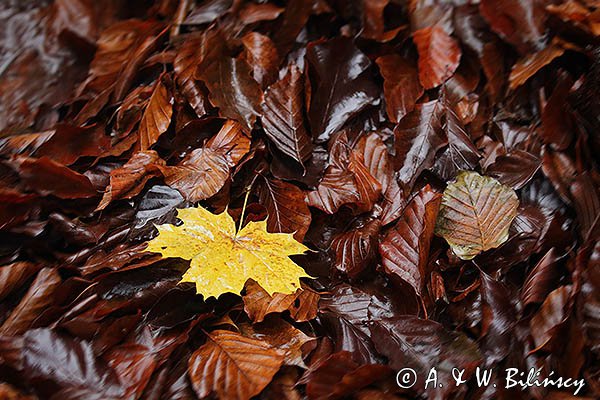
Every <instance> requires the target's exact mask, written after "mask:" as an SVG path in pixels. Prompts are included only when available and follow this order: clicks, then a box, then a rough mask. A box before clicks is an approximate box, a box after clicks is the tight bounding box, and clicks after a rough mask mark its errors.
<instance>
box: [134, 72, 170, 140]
mask: <svg viewBox="0 0 600 400" xmlns="http://www.w3.org/2000/svg"><path fill="white" fill-rule="evenodd" d="M172 102H173V96H172V95H171V94H170V92H169V90H168V89H167V87H166V86H165V85H164V83H163V82H162V76H161V77H159V78H158V79H157V81H156V85H155V86H154V92H153V93H152V96H151V97H150V101H149V102H148V106H147V107H146V111H144V115H142V120H141V121H140V128H139V132H140V147H141V149H142V151H144V150H148V149H149V148H150V147H151V146H152V145H153V144H154V143H156V141H157V140H158V138H159V137H160V135H162V134H163V133H165V132H166V131H167V128H168V127H169V124H170V123H171V116H172V115H173V105H172Z"/></svg>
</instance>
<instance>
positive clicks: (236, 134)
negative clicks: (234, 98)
mask: <svg viewBox="0 0 600 400" xmlns="http://www.w3.org/2000/svg"><path fill="white" fill-rule="evenodd" d="M249 150H250V138H248V136H246V135H245V134H244V132H243V131H242V127H241V126H240V125H239V124H237V123H236V122H234V121H231V120H230V121H227V122H226V123H225V125H223V127H222V128H221V130H220V131H219V133H217V135H216V136H214V137H213V138H211V139H210V140H209V141H208V142H207V143H206V145H205V146H204V147H202V148H200V149H196V150H194V151H192V152H191V153H189V154H188V155H187V156H186V157H185V158H184V159H183V161H181V163H180V164H179V165H176V166H161V165H157V167H158V169H160V171H161V172H162V174H163V175H164V177H165V182H166V183H167V185H169V186H171V187H173V188H175V189H177V190H179V192H180V193H181V194H182V195H183V196H184V197H185V198H186V199H187V200H188V201H191V202H196V201H198V200H204V199H207V198H209V197H211V196H213V195H215V194H216V193H217V192H218V191H219V190H221V188H222V187H223V185H225V182H226V181H227V179H228V178H229V171H230V169H231V168H232V167H234V166H235V165H236V164H237V163H238V161H239V160H240V159H241V158H242V157H243V156H244V155H245V154H246V153H247V152H248V151H249Z"/></svg>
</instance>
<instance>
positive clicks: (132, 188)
mask: <svg viewBox="0 0 600 400" xmlns="http://www.w3.org/2000/svg"><path fill="white" fill-rule="evenodd" d="M164 164H165V162H164V161H163V160H162V159H161V158H160V156H159V155H158V153H157V152H156V151H154V150H148V151H139V152H137V153H135V154H134V155H133V157H131V159H130V160H129V161H127V163H126V164H125V165H123V166H122V167H121V168H116V169H114V170H112V171H111V172H110V184H109V185H108V187H107V188H106V192H105V193H104V196H103V197H102V200H101V201H100V204H99V205H98V207H97V208H96V210H103V209H105V208H106V206H108V205H109V204H110V203H111V202H112V201H115V200H121V199H131V198H132V197H134V196H137V195H138V194H139V193H140V192H141V191H142V189H144V185H145V184H146V182H148V180H149V179H150V178H152V177H154V176H158V175H160V171H159V170H158V168H157V167H156V166H157V165H164Z"/></svg>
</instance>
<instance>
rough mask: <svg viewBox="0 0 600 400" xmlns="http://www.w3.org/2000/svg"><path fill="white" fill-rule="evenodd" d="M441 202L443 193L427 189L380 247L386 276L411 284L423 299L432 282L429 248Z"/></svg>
mask: <svg viewBox="0 0 600 400" xmlns="http://www.w3.org/2000/svg"><path fill="white" fill-rule="evenodd" d="M440 202H441V196H440V194H439V193H436V192H435V191H433V190H432V189H431V188H430V187H429V186H426V187H425V188H423V189H422V190H421V191H420V192H419V193H417V194H416V196H415V197H413V199H412V200H411V201H410V202H409V203H408V204H407V205H406V207H405V208H404V211H403V212H402V216H401V217H400V220H398V222H396V225H394V227H392V228H391V229H390V230H389V231H388V232H387V233H386V235H385V236H384V237H383V239H382V241H381V243H380V244H379V252H380V254H381V258H382V263H383V267H384V269H385V272H386V273H387V274H388V275H391V276H392V277H393V278H395V279H399V280H401V281H402V282H404V283H408V284H409V285H410V286H411V287H412V288H413V289H414V290H415V293H416V294H417V295H419V296H420V295H421V291H422V289H423V286H424V285H425V282H426V280H427V279H428V276H427V275H428V271H427V265H428V259H429V247H430V244H431V239H432V238H433V230H434V228H435V222H436V217H437V213H438V208H439V207H440Z"/></svg>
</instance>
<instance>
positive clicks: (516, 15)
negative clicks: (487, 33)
mask: <svg viewBox="0 0 600 400" xmlns="http://www.w3.org/2000/svg"><path fill="white" fill-rule="evenodd" d="M542 7H543V6H542V4H541V3H538V2H536V1H521V0H482V1H481V2H480V3H479V11H480V13H481V15H482V16H483V17H484V18H485V19H486V21H487V22H488V23H489V24H490V26H491V28H492V29H493V30H494V31H495V32H496V33H498V34H499V35H500V36H501V37H503V38H504V39H506V40H507V41H508V42H510V43H511V44H513V45H516V46H517V48H518V49H519V51H520V52H521V53H523V54H524V53H526V52H527V51H531V50H533V49H540V48H541V47H542V46H543V40H544V29H545V27H544V22H545V21H544V19H545V18H544V10H543V8H542Z"/></svg>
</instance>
